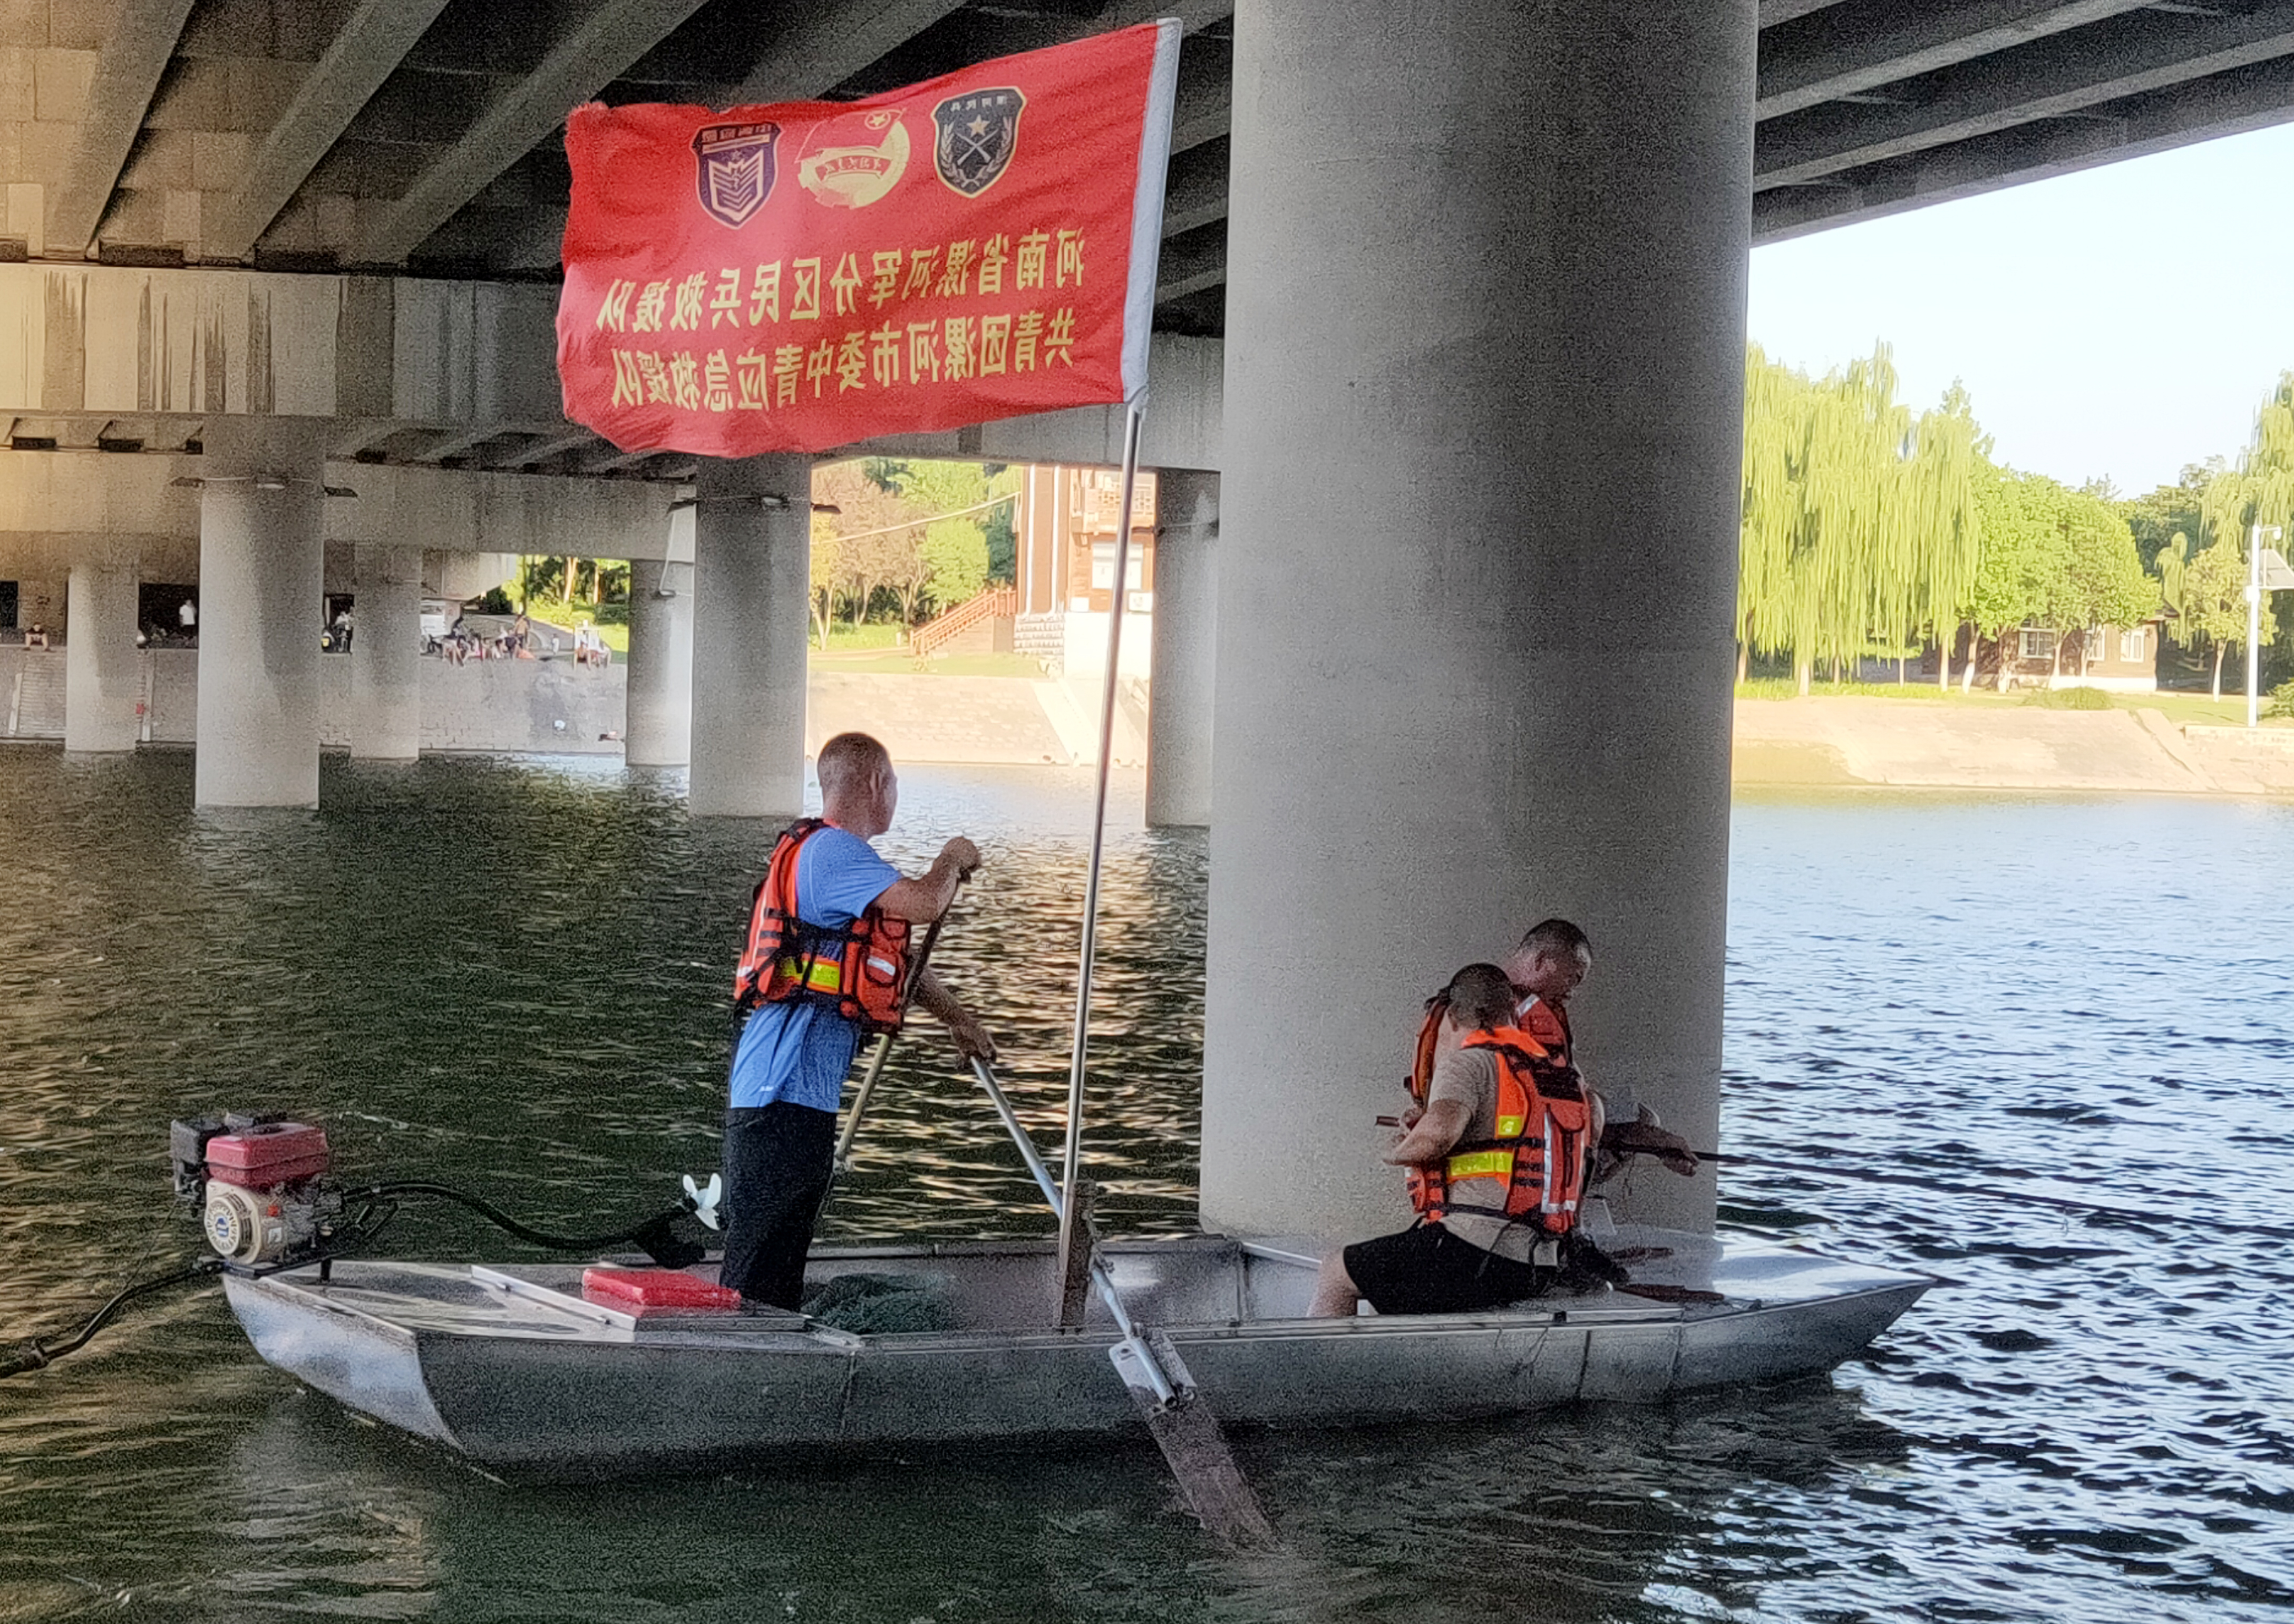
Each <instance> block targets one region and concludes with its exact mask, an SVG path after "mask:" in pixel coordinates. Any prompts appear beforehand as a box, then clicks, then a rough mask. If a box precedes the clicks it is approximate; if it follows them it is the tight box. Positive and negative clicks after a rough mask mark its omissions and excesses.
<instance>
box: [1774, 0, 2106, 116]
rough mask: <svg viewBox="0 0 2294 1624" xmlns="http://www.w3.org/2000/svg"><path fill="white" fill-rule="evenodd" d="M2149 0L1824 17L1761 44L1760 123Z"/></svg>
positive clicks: (2001, 1) (2078, 0)
mask: <svg viewBox="0 0 2294 1624" xmlns="http://www.w3.org/2000/svg"><path fill="white" fill-rule="evenodd" d="M2150 3H2151V0H1959V3H1958V4H1943V5H1933V6H1929V7H1926V8H1924V9H1921V10H1916V11H1908V12H1907V11H1888V12H1879V13H1870V12H1853V13H1850V14H1848V15H1846V16H1843V17H1842V18H1840V19H1838V20H1834V19H1830V18H1827V19H1826V20H1824V21H1823V22H1821V23H1819V24H1817V25H1816V26H1814V27H1813V28H1802V29H1798V30H1795V31H1794V35H1793V37H1790V38H1788V39H1786V40H1781V41H1768V40H1763V41H1762V42H1761V80H1760V97H1759V100H1758V101H1757V102H1755V103H1754V104H1753V110H1754V113H1755V115H1756V116H1757V117H1759V118H1781V117H1783V116H1784V115H1785V114H1786V113H1796V112H1799V111H1800V110H1802V109H1803V108H1810V107H1814V106H1816V105H1817V104H1818V103H1819V102H1831V101H1836V100H1837V99H1838V98H1840V97H1842V96H1848V95H1853V94H1855V93H1858V92H1859V91H1867V90H1874V89H1876V88H1878V87H1879V86H1881V85H1892V84H1895V83H1896V82H1897V81H1898V80H1899V79H1908V78H1910V77H1913V76H1914V75H1915V74H1922V73H1933V72H1935V71H1936V70H1937V69H1940V68H1949V67H1953V66H1955V65H1956V64H1958V63H1960V62H1965V61H1972V60H1973V59H1974V58H1976V57H1979V56H1988V55H1989V54H1990V53H1993V52H1995V51H2005V50H2010V49H2012V48H2013V47H2014V46H2016V45H2028V44H2030V42H2031V41H2032V40H2035V39H2039V38H2042V37H2046V35H2049V34H2060V33H2062V31H2063V30H2064V29H2066V28H2084V27H2086V26H2087V24H2088V23H2090V22H2100V21H2102V20H2103V19H2105V18H2107V17H2116V16H2118V15H2119V13H2120V12H2132V11H2140V10H2142V9H2144V7H2145V6H2147V5H2149V4H2150Z"/></svg>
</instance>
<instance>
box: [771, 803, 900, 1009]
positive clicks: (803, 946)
mask: <svg viewBox="0 0 2294 1624" xmlns="http://www.w3.org/2000/svg"><path fill="white" fill-rule="evenodd" d="M826 827H828V825H827V824H825V823H823V822H822V821H821V820H820V819H819V818H817V817H808V818H803V819H801V820H800V821H798V822H796V823H793V824H790V825H789V826H788V827H787V828H786V829H785V830H784V831H782V832H781V838H780V840H778V841H777V843H776V844H775V845H774V847H773V857H772V861H771V862H770V863H769V864H768V865H766V868H765V877H764V879H763V880H762V881H760V882H759V883H758V886H757V895H756V900H755V902H754V903H753V904H752V905H751V907H750V912H749V938H748V944H747V946H746V947H745V948H744V950H743V952H742V954H741V963H740V967H739V968H738V969H737V970H735V971H734V972H733V1011H734V1014H735V1016H736V1018H737V1017H741V1016H745V1015H747V1014H748V1013H749V1012H750V1011H752V1010H753V1009H755V1008H756V1007H757V1006H758V1005H759V1004H764V1003H789V1002H792V1001H801V1002H805V1003H818V1004H823V1005H826V1007H828V1008H831V1009H834V1011H836V1012H837V1013H838V1014H839V1015H841V1016H842V1017H843V1018H844V1019H847V1020H850V1021H855V1022H858V1025H859V1027H860V1029H861V1030H862V1031H863V1032H897V1031H899V1029H900V1013H901V1009H902V1006H903V1004H904V1003H905V1002H906V995H907V981H908V922H907V920H905V919H894V918H892V917H891V915H890V914H886V913H885V912H884V911H883V909H882V908H880V907H877V906H874V905H870V907H869V909H868V911H867V912H866V914H862V915H861V916H860V917H859V918H858V919H856V920H854V921H853V922H851V924H850V925H848V926H846V927H844V928H843V929H842V930H838V929H836V928H835V927H834V926H829V925H817V924H814V923H813V922H811V921H809V920H808V919H805V918H803V917H802V916H801V915H800V914H798V913H797V904H796V895H797V893H796V873H797V869H796V865H797V857H798V854H799V853H800V852H801V851H802V850H803V849H804V843H805V841H807V840H810V839H811V838H812V837H813V836H814V835H815V834H817V833H818V832H820V831H821V830H823V829H825V828H826Z"/></svg>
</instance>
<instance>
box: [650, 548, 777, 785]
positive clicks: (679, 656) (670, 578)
mask: <svg viewBox="0 0 2294 1624" xmlns="http://www.w3.org/2000/svg"><path fill="white" fill-rule="evenodd" d="M808 581H809V577H808ZM628 692H629V713H628V717H627V719H626V720H624V721H623V722H622V759H624V760H626V761H627V762H628V763H629V764H630V766H631V767H683V766H684V765H685V764H686V762H687V759H689V758H690V755H691V751H692V748H693V566H692V565H690V564H673V563H669V562H666V561H664V560H662V559H658V558H633V559H631V560H630V670H629V689H628ZM799 726H800V727H801V726H802V723H801V721H800V723H799Z"/></svg>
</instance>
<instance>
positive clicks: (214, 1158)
mask: <svg viewBox="0 0 2294 1624" xmlns="http://www.w3.org/2000/svg"><path fill="white" fill-rule="evenodd" d="M327 1165H328V1156H327V1131H326V1130H325V1129H324V1128H314V1127H311V1126H309V1125H306V1124H304V1123H300V1122H273V1123H267V1124H265V1125H263V1126H262V1127H259V1128H248V1129H247V1130H246V1131H244V1132H243V1133H218V1134H216V1136H215V1137H214V1138H213V1139H211V1140H209V1141H207V1177H209V1178H211V1179H215V1180H217V1181H220V1182H222V1183H224V1184H236V1185H238V1186H239V1187H240V1189H242V1190H268V1189H270V1188H272V1187H273V1185H277V1184H292V1183H295V1182H297V1181H299V1180H303V1179H308V1178H313V1177H315V1176H317V1175H318V1174H320V1173H324V1172H326V1170H327Z"/></svg>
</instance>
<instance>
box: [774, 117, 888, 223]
mask: <svg viewBox="0 0 2294 1624" xmlns="http://www.w3.org/2000/svg"><path fill="white" fill-rule="evenodd" d="M907 167H908V130H907V126H906V125H904V124H902V123H901V122H900V115H899V113H898V112H896V111H894V110H892V109H891V108H883V107H880V108H874V109H871V110H869V111H867V112H865V113H846V114H844V115H842V117H840V118H831V119H830V120H828V121H827V122H826V124H822V125H820V126H817V127H816V128H815V129H814V130H813V132H812V137H811V139H810V140H809V141H807V142H805V143H804V156H803V157H801V158H798V159H797V161H796V178H797V182H798V183H799V184H800V185H801V186H802V187H803V188H804V189H805V190H806V191H809V192H810V193H811V194H812V195H813V197H814V198H815V199H818V201H820V202H822V203H825V204H826V205H827V206H828V207H831V208H866V207H868V205H870V204H871V203H874V202H875V201H876V200H877V199H880V198H882V197H883V195H884V194H885V193H886V192H888V191H891V190H892V187H893V185H894V184H895V183H897V182H898V181H899V178H900V176H901V175H905V174H906V173H907Z"/></svg>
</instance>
